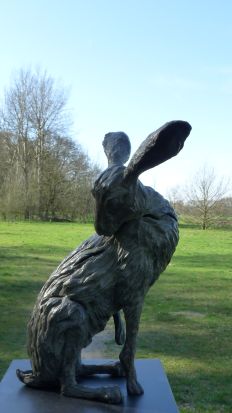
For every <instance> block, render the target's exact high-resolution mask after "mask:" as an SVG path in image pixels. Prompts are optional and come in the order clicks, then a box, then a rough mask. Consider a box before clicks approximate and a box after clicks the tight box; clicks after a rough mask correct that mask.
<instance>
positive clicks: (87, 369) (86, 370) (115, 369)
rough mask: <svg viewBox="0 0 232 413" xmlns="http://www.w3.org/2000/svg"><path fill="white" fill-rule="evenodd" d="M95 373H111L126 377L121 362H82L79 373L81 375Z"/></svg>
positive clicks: (115, 375) (85, 375)
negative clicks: (96, 363) (97, 363)
mask: <svg viewBox="0 0 232 413" xmlns="http://www.w3.org/2000/svg"><path fill="white" fill-rule="evenodd" d="M94 374H110V375H111V376H114V377H125V372H124V370H123V368H122V365H121V363H120V362H117V363H112V364H99V365H95V364H81V365H80V368H79V370H78V375H79V376H81V377H87V376H92V375H94Z"/></svg>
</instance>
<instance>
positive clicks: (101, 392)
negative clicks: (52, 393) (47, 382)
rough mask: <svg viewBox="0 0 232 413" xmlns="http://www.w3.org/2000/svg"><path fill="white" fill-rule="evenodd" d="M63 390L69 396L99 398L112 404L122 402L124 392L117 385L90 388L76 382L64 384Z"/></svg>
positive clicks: (89, 398)
mask: <svg viewBox="0 0 232 413" xmlns="http://www.w3.org/2000/svg"><path fill="white" fill-rule="evenodd" d="M61 391H62V394H63V395H64V396H67V397H77V398H81V399H87V400H97V401H100V402H103V403H110V404H119V403H122V394H121V391H120V389H119V387H117V386H114V387H99V388H90V387H86V386H81V385H79V384H77V383H76V384H72V385H69V386H66V385H63V386H62V388H61Z"/></svg>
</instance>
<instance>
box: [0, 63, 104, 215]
mask: <svg viewBox="0 0 232 413" xmlns="http://www.w3.org/2000/svg"><path fill="white" fill-rule="evenodd" d="M69 127H70V118H69V114H68V110H67V93H66V91H65V89H64V88H62V87H60V86H59V85H58V84H57V83H56V82H55V80H54V79H53V78H52V77H50V76H49V75H48V74H47V73H46V72H40V71H38V72H32V71H29V70H28V71H25V70H20V71H19V72H18V73H17V74H16V76H15V78H14V80H13V82H12V84H11V86H10V87H9V88H8V89H7V90H6V92H5V95H4V99H3V103H2V106H1V108H0V214H1V217H2V218H3V219H9V218H16V219H40V220H74V219H78V220H88V219H91V218H92V214H93V199H92V195H91V192H90V189H91V186H92V183H93V181H94V180H95V179H96V176H97V175H98V174H99V168H98V167H97V166H96V165H93V164H92V163H91V161H90V159H89V158H88V156H87V155H86V154H85V152H84V151H83V149H82V148H81V146H80V145H79V144H78V143H77V142H76V141H74V140H73V139H72V138H71V137H70V136H69V133H68V131H69Z"/></svg>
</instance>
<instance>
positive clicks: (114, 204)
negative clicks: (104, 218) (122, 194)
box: [107, 199, 120, 210]
mask: <svg viewBox="0 0 232 413" xmlns="http://www.w3.org/2000/svg"><path fill="white" fill-rule="evenodd" d="M119 206H120V202H119V201H118V200H117V199H110V200H109V201H108V202H107V208H109V209H111V210H115V209H117V208H119Z"/></svg>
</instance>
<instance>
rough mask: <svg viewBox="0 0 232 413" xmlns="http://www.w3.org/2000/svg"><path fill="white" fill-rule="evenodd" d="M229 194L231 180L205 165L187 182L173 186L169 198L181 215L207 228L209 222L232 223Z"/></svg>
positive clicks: (215, 224) (211, 223)
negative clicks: (186, 183)
mask: <svg viewBox="0 0 232 413" xmlns="http://www.w3.org/2000/svg"><path fill="white" fill-rule="evenodd" d="M230 194H231V183H230V180H229V179H227V178H225V177H220V176H218V175H217V174H216V172H215V170H214V169H213V168H212V167H210V166H206V165H204V166H203V167H202V168H200V169H199V170H198V171H197V172H196V173H195V176H194V177H193V178H192V179H191V180H190V182H189V184H188V185H186V186H184V187H182V188H181V187H174V188H172V189H171V190H170V191H169V194H168V198H169V201H170V203H171V204H172V205H173V207H174V209H175V210H176V212H177V214H178V215H179V216H180V217H184V219H185V220H186V221H187V222H192V223H196V224H198V225H200V227H201V228H202V229H203V230H206V229H207V228H209V227H212V226H214V227H215V226H226V227H230V228H231V227H232V197H231V196H230Z"/></svg>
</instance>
